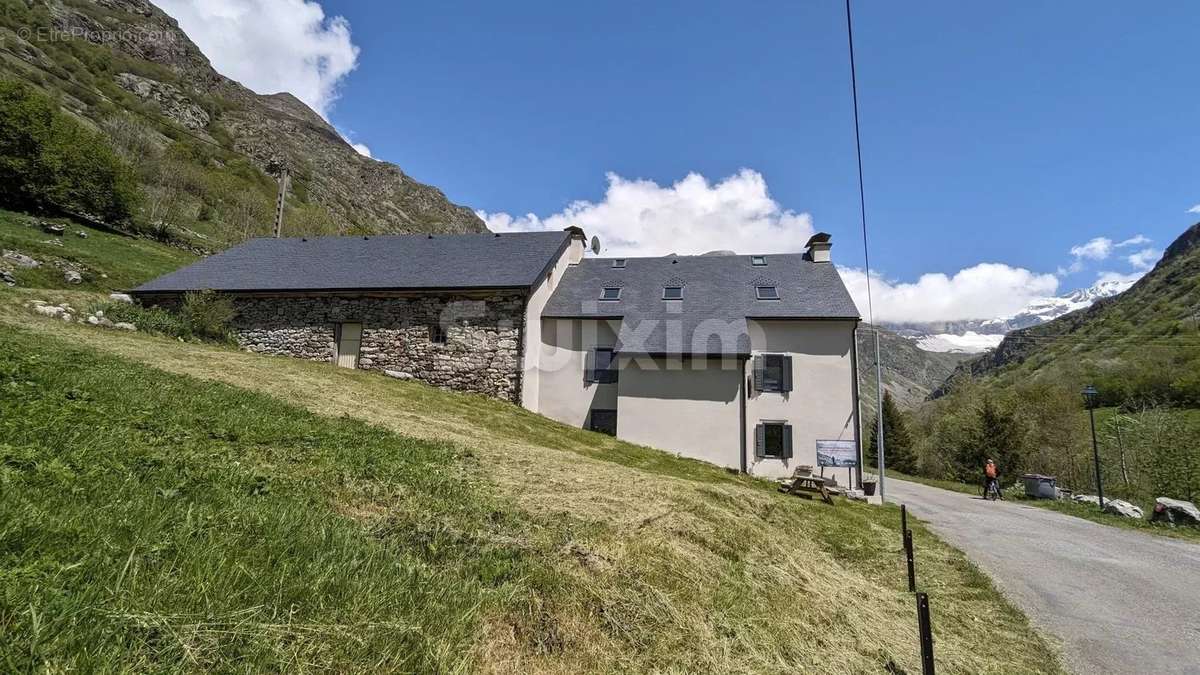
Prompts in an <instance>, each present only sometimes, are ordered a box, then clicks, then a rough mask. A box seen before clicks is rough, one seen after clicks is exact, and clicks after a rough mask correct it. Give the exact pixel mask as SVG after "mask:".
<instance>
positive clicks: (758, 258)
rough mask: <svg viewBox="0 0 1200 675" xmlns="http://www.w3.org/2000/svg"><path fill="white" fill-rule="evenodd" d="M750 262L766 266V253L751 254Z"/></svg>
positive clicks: (758, 265) (757, 265)
mask: <svg viewBox="0 0 1200 675" xmlns="http://www.w3.org/2000/svg"><path fill="white" fill-rule="evenodd" d="M750 264H751V265H754V266H755V267H766V266H767V257H766V256H765V255H752V256H750Z"/></svg>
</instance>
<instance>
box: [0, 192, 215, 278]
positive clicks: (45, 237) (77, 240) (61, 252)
mask: <svg viewBox="0 0 1200 675" xmlns="http://www.w3.org/2000/svg"><path fill="white" fill-rule="evenodd" d="M43 220H47V221H50V222H53V223H56V224H59V225H65V226H66V228H67V231H66V233H65V234H64V235H63V236H55V235H50V234H47V233H45V232H43V231H42V229H41V228H40V227H37V226H36V222H38V221H43ZM77 232H83V233H85V234H86V235H87V237H86V238H84V237H80V236H79V235H78V234H77ZM47 242H57V243H47ZM58 244H61V246H60V245H58ZM0 249H4V250H10V251H17V252H19V253H23V254H25V255H27V256H30V257H32V258H33V259H35V260H37V261H39V262H42V263H43V264H42V265H41V266H40V267H37V268H29V269H26V268H21V267H16V266H15V265H11V264H5V263H4V261H3V260H0V267H7V268H10V269H11V270H12V275H13V277H15V278H16V280H17V284H18V286H20V287H23V288H68V287H72V288H78V289H81V290H97V291H99V290H110V291H120V290H127V289H129V288H132V287H134V286H137V285H139V284H141V283H143V282H146V281H149V280H150V279H153V278H154V277H157V276H159V275H162V274H165V273H167V272H170V271H171V270H174V269H178V268H179V267H182V266H184V265H186V264H188V263H190V262H193V261H194V260H196V256H195V255H193V254H191V253H189V252H187V251H185V250H183V249H179V248H174V247H171V246H167V245H165V244H160V243H158V242H156V241H152V240H149V239H139V238H136V237H128V236H124V235H120V234H114V233H111V232H106V231H103V230H98V229H95V228H90V227H87V226H84V225H80V224H78V223H76V222H75V221H71V220H66V219H62V218H36V217H33V216H27V215H25V214H21V213H15V212H13V211H5V210H3V209H0ZM56 261H58V262H63V263H67V264H72V265H74V266H76V267H79V268H81V269H82V277H83V283H82V284H79V285H78V286H69V285H68V284H67V283H66V282H65V281H64V280H63V270H62V268H61V267H58V266H56V265H54V262H56Z"/></svg>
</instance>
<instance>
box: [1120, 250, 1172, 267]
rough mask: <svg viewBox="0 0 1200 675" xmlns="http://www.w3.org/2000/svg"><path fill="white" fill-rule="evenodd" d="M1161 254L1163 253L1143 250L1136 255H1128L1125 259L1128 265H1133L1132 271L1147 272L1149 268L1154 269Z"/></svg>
mask: <svg viewBox="0 0 1200 675" xmlns="http://www.w3.org/2000/svg"><path fill="white" fill-rule="evenodd" d="M1162 254H1163V252H1162V251H1160V250H1159V249H1156V248H1144V249H1142V250H1140V251H1138V252H1137V253H1133V254H1131V255H1129V256H1128V257H1126V258H1125V259H1126V260H1128V261H1129V264H1130V265H1133V268H1134V269H1137V270H1148V269H1150V268H1151V267H1154V263H1156V262H1158V259H1159V258H1161V257H1162Z"/></svg>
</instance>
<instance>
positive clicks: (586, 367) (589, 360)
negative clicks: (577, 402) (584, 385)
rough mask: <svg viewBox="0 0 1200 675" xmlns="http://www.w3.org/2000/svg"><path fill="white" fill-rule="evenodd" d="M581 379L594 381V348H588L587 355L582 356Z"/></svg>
mask: <svg viewBox="0 0 1200 675" xmlns="http://www.w3.org/2000/svg"><path fill="white" fill-rule="evenodd" d="M583 381H584V382H595V381H596V350H595V349H589V350H588V351H587V356H586V357H584V364H583Z"/></svg>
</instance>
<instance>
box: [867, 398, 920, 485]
mask: <svg viewBox="0 0 1200 675" xmlns="http://www.w3.org/2000/svg"><path fill="white" fill-rule="evenodd" d="M869 439H870V440H869V441H868V444H867V453H866V454H867V463H868V464H869V465H873V466H879V438H878V425H877V424H873V425H871V434H870V436H869ZM883 441H884V446H883V447H884V452H885V453H886V459H887V467H886V468H890V469H895V470H896V471H900V472H903V473H914V472H915V470H916V468H917V467H916V461H915V457H914V456H913V450H912V439H911V437H910V436H909V434H908V425H907V424H906V423H905V422H904V413H902V412H900V408H898V407H897V406H896V401H895V400H894V399H893V398H892V393H891V392H889V391H885V392H884V393H883Z"/></svg>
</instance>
